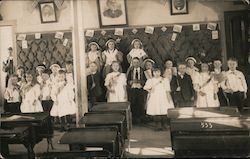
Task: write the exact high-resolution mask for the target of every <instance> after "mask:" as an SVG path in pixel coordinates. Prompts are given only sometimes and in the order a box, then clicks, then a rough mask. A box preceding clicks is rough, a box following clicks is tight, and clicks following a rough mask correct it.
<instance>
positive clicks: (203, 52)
mask: <svg viewBox="0 0 250 159" xmlns="http://www.w3.org/2000/svg"><path fill="white" fill-rule="evenodd" d="M217 24H218V23H217ZM163 26H165V27H166V28H167V30H166V31H165V32H164V31H162V27H163ZM145 27H146V26H144V27H129V28H124V31H123V35H122V36H117V35H114V32H115V28H114V29H96V30H94V36H93V37H88V36H86V34H85V40H86V44H89V43H90V42H91V41H96V42H97V43H98V44H99V45H100V46H101V48H102V50H104V49H105V43H106V41H107V40H108V39H110V38H113V39H115V40H117V39H118V40H117V42H118V43H117V47H118V48H119V50H121V51H122V52H123V53H124V58H125V57H126V55H127V54H128V53H129V51H130V50H131V48H132V47H131V45H130V44H131V42H132V40H133V39H135V38H138V39H140V40H141V41H142V43H143V47H144V50H145V51H146V53H147V54H148V55H149V57H150V58H152V59H153V60H154V61H155V62H156V63H157V65H158V66H159V67H161V68H162V69H163V67H164V61H165V60H166V59H169V58H170V59H173V60H174V61H175V62H182V61H183V60H184V59H185V58H186V57H188V56H194V57H195V58H196V59H197V60H198V61H205V62H210V61H212V60H213V59H215V58H221V50H222V49H221V43H220V34H219V39H216V40H213V39H212V31H211V30H208V29H207V24H201V25H200V30H199V31H193V25H192V24H189V25H188V24H185V25H183V28H182V32H181V33H177V34H178V35H177V38H176V40H175V41H172V40H171V38H172V35H173V33H174V32H173V25H172V26H169V25H161V26H159V25H158V26H155V27H154V32H153V34H148V33H145ZM135 28H136V30H137V32H136V33H133V32H132V31H133V30H134V29H135ZM216 29H217V30H218V29H219V27H218V25H217V28H216ZM163 30H164V29H163ZM85 33H86V31H85ZM104 33H105V34H104ZM86 48H88V47H87V46H86ZM86 51H88V49H87V50H86ZM123 67H124V68H125V69H126V68H127V67H128V63H127V60H125V63H124V64H123Z"/></svg>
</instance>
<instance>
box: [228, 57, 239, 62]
mask: <svg viewBox="0 0 250 159" xmlns="http://www.w3.org/2000/svg"><path fill="white" fill-rule="evenodd" d="M227 61H234V62H238V60H237V59H236V58H235V57H230V58H229V59H228V60H227Z"/></svg>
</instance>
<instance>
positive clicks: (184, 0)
mask: <svg viewBox="0 0 250 159" xmlns="http://www.w3.org/2000/svg"><path fill="white" fill-rule="evenodd" d="M170 10H171V15H179V14H188V0H170Z"/></svg>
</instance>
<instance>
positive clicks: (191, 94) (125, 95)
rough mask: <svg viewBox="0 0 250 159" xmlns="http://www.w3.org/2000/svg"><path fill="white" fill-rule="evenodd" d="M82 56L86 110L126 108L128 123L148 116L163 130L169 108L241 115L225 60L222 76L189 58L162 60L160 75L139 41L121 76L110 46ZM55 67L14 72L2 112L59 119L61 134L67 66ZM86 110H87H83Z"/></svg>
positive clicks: (70, 85) (240, 84)
mask: <svg viewBox="0 0 250 159" xmlns="http://www.w3.org/2000/svg"><path fill="white" fill-rule="evenodd" d="M88 46H89V49H90V50H89V51H88V52H87V54H86V67H87V89H88V97H89V98H88V99H89V102H90V103H91V104H90V106H92V105H94V104H95V103H96V102H102V101H107V102H126V101H129V102H130V103H131V110H132V119H133V123H141V122H144V121H145V116H146V114H147V115H150V116H153V118H154V119H155V121H156V129H157V130H162V129H166V128H167V126H166V125H167V120H166V119H167V113H168V109H170V108H174V107H193V106H196V107H219V106H236V107H238V108H239V111H242V108H243V103H244V99H246V93H247V84H246V80H245V77H244V75H243V73H242V72H240V71H238V70H236V68H237V65H238V64H237V60H236V59H234V58H231V59H229V60H228V62H227V64H228V68H229V70H228V71H222V68H221V67H222V63H221V61H220V60H219V59H218V60H214V61H213V69H211V68H210V67H211V66H210V65H209V64H208V63H205V62H204V63H201V64H200V68H197V67H196V65H197V61H196V59H195V58H194V57H188V58H186V60H185V61H184V62H179V63H177V66H174V61H173V60H171V59H167V60H166V61H165V70H161V69H160V68H159V67H157V64H156V63H155V62H154V61H153V60H152V59H150V58H148V55H147V53H146V52H145V51H144V50H143V44H142V42H141V41H140V40H139V39H134V40H133V41H132V42H131V46H132V49H131V51H130V52H129V53H128V54H127V61H128V63H129V64H130V65H129V68H128V70H127V71H126V73H123V72H125V71H124V70H122V67H121V63H122V62H123V57H124V56H123V53H122V52H121V51H119V50H118V49H117V48H116V41H115V40H113V39H110V40H108V41H107V42H106V49H105V50H104V51H103V52H101V49H100V46H99V45H98V43H96V42H91V43H89V45H88ZM65 66H66V67H65V68H61V67H60V66H59V65H58V64H53V65H51V66H50V68H49V69H47V68H46V67H45V66H44V65H39V66H38V67H37V68H36V70H37V76H34V75H33V74H32V73H31V72H24V69H23V68H22V67H19V68H18V70H17V74H13V75H11V76H10V78H9V82H8V87H7V88H6V91H5V94H4V97H5V99H6V101H7V105H6V106H5V111H7V112H14V113H16V112H22V113H27V112H41V111H48V112H50V115H51V116H52V117H54V119H55V120H56V119H58V117H59V118H60V122H61V126H62V129H65V128H67V126H68V125H67V123H68V122H69V119H70V116H71V115H73V114H75V113H76V110H77V109H76V104H75V92H74V90H75V88H74V80H73V67H72V66H73V63H72V61H67V62H66V65H65ZM89 109H91V107H89Z"/></svg>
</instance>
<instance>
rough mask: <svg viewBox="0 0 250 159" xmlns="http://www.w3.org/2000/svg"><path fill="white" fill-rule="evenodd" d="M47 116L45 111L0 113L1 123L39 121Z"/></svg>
mask: <svg viewBox="0 0 250 159" xmlns="http://www.w3.org/2000/svg"><path fill="white" fill-rule="evenodd" d="M48 117H49V114H48V113H47V112H41V113H20V114H1V118H0V121H1V123H13V122H15V123H16V122H41V121H43V120H45V119H46V118H48Z"/></svg>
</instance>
